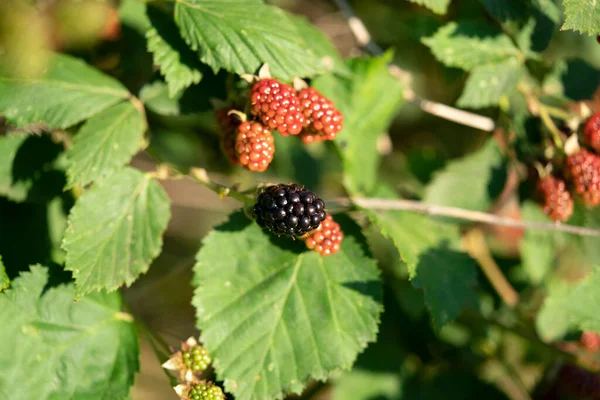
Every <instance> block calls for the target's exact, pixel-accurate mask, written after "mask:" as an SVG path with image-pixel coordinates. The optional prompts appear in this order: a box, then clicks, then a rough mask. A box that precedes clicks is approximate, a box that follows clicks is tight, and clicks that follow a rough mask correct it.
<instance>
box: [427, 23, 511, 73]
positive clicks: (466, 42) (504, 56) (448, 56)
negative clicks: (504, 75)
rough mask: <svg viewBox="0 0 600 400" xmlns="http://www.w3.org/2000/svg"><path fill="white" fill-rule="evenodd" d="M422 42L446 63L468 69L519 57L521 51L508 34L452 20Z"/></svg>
mask: <svg viewBox="0 0 600 400" xmlns="http://www.w3.org/2000/svg"><path fill="white" fill-rule="evenodd" d="M422 42H423V43H424V44H425V45H426V46H427V47H429V48H430V49H431V51H432V53H433V55H434V56H435V58H437V59H438V60H439V61H440V62H442V63H443V64H444V65H446V66H448V67H456V68H462V69H464V70H467V71H469V70H471V69H473V68H475V67H478V66H481V65H486V64H492V63H499V62H503V61H506V60H516V59H517V57H518V56H519V53H520V52H519V50H518V49H517V48H516V47H515V46H514V44H513V43H512V41H511V40H510V38H509V37H508V36H506V35H504V34H500V33H499V32H498V31H496V30H495V29H492V28H490V27H489V26H488V25H483V24H480V23H475V22H461V23H456V22H451V23H449V24H447V25H444V26H443V27H441V28H440V29H439V30H438V31H437V32H436V33H435V34H434V35H433V36H430V37H427V38H423V39H422Z"/></svg>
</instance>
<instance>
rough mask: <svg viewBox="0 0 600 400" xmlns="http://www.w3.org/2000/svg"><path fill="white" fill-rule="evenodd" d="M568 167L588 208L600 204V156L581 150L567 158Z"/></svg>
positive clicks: (570, 175) (572, 179)
mask: <svg viewBox="0 0 600 400" xmlns="http://www.w3.org/2000/svg"><path fill="white" fill-rule="evenodd" d="M566 167H567V172H568V176H569V179H570V180H571V181H572V182H573V185H574V186H575V191H576V192H577V193H578V194H579V195H581V197H582V198H583V202H584V203H585V204H587V205H588V206H597V205H598V204H600V156H597V155H596V154H594V153H592V152H589V151H587V150H585V149H581V150H579V151H578V152H577V153H575V154H572V155H570V156H569V157H568V158H567V161H566Z"/></svg>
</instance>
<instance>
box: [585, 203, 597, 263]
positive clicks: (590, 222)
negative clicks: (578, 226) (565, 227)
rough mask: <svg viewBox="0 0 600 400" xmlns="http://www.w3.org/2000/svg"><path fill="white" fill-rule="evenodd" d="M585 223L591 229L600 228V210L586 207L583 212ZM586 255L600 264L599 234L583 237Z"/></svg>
mask: <svg viewBox="0 0 600 400" xmlns="http://www.w3.org/2000/svg"><path fill="white" fill-rule="evenodd" d="M583 218H584V221H583V225H584V226H585V227H587V228H591V229H600V210H598V209H597V208H596V209H586V210H585V211H584V214H583ZM583 249H584V251H585V256H586V257H587V258H588V259H589V260H592V262H593V263H594V264H595V265H600V238H599V237H598V236H585V237H584V238H583Z"/></svg>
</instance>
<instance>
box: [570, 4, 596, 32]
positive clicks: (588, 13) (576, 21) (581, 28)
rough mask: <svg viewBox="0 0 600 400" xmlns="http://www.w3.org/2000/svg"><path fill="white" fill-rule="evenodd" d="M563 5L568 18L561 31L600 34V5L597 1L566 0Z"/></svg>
mask: <svg viewBox="0 0 600 400" xmlns="http://www.w3.org/2000/svg"><path fill="white" fill-rule="evenodd" d="M563 4H564V6H565V17H566V18H565V23H564V25H563V26H562V28H561V29H572V30H574V31H578V32H581V33H587V34H588V35H598V34H600V4H598V1H597V0H564V1H563Z"/></svg>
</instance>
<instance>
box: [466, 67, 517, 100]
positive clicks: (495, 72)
mask: <svg viewBox="0 0 600 400" xmlns="http://www.w3.org/2000/svg"><path fill="white" fill-rule="evenodd" d="M521 76H523V66H522V65H521V64H520V63H519V62H518V61H517V60H516V59H511V60H508V61H505V62H503V63H501V64H490V65H483V66H480V67H477V68H474V69H473V70H472V71H471V74H470V75H469V78H468V79H467V83H466V84H465V88H464V90H463V93H462V94H461V96H460V98H459V99H458V101H457V102H456V104H457V105H458V106H460V107H470V108H483V107H490V106H495V105H497V104H498V103H499V101H500V98H501V97H502V96H509V95H511V94H512V93H513V92H514V91H515V90H516V89H517V84H518V83H519V80H520V79H521Z"/></svg>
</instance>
